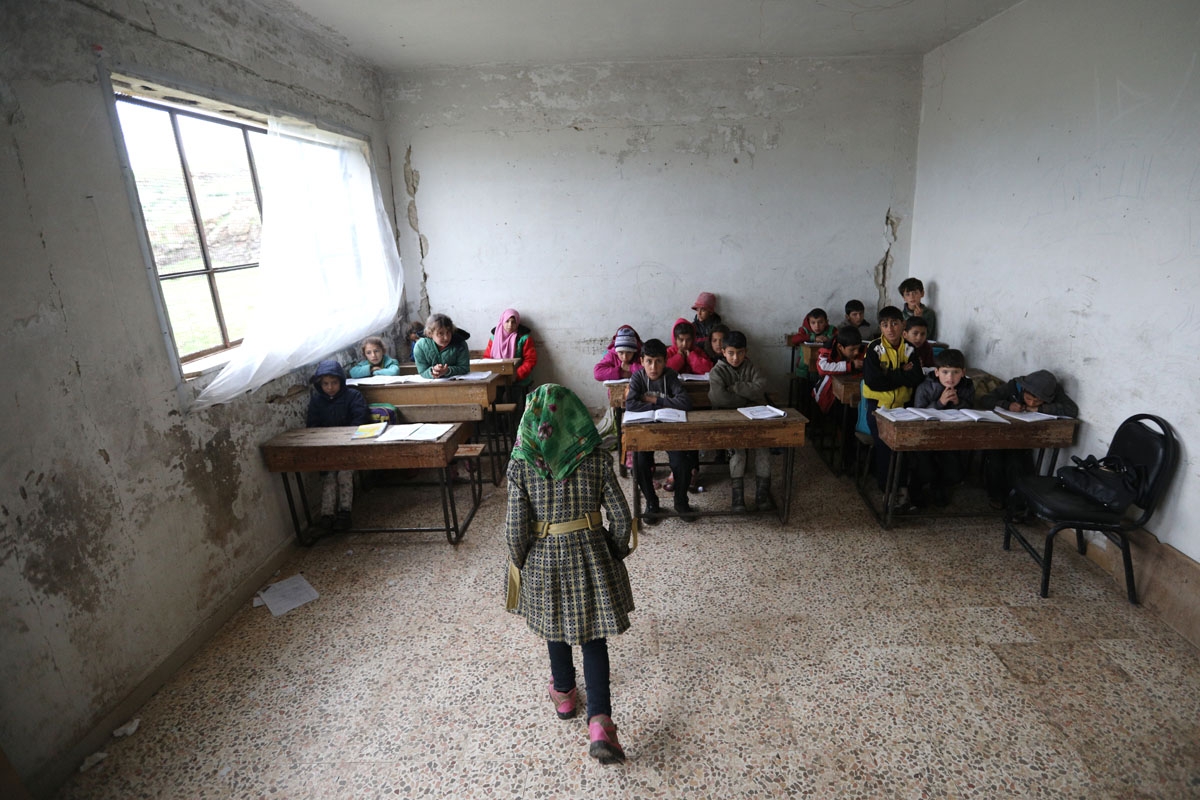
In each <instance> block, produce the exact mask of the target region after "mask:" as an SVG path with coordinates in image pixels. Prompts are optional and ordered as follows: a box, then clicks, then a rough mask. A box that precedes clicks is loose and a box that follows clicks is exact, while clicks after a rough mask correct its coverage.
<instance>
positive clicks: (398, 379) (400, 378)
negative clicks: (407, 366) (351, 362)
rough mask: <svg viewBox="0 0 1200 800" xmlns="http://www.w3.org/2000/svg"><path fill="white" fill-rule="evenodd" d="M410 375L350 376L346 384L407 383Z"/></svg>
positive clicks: (377, 384)
mask: <svg viewBox="0 0 1200 800" xmlns="http://www.w3.org/2000/svg"><path fill="white" fill-rule="evenodd" d="M412 377H414V376H412V375H372V376H371V377H369V378H350V379H349V380H347V381H346V385H347V386H387V385H388V384H389V383H408V382H409V381H408V378H412Z"/></svg>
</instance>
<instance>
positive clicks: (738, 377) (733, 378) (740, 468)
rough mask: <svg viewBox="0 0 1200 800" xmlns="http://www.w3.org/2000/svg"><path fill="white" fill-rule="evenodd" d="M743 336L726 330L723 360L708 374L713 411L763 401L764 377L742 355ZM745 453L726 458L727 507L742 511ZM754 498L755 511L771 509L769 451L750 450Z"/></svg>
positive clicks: (760, 448) (757, 448) (765, 399)
mask: <svg viewBox="0 0 1200 800" xmlns="http://www.w3.org/2000/svg"><path fill="white" fill-rule="evenodd" d="M746 344H747V343H746V334H744V333H742V332H741V331H730V332H729V335H728V336H726V337H725V351H724V355H725V360H724V361H722V362H720V363H719V364H717V365H716V366H714V367H713V368H712V371H711V372H709V373H708V399H709V400H710V401H711V402H712V407H713V408H743V407H745V406H759V405H763V404H764V403H766V402H767V392H766V389H767V378H766V376H765V375H763V374H762V373H761V372H759V371H758V368H757V367H755V366H754V362H752V361H751V360H750V359H749V357H748V356H747V355H746ZM745 475H746V451H745V450H744V449H742V450H734V451H733V453H732V455H731V456H730V458H729V478H730V483H731V484H732V486H733V500H732V504H731V508H732V510H733V511H735V512H739V513H742V512H745V510H746V499H745ZM754 477H755V483H754V489H755V492H754V496H755V504H756V507H757V508H758V510H759V511H769V510H770V509H772V508H774V507H775V502H774V500H772V499H771V451H770V449H769V448H766V447H756V448H754Z"/></svg>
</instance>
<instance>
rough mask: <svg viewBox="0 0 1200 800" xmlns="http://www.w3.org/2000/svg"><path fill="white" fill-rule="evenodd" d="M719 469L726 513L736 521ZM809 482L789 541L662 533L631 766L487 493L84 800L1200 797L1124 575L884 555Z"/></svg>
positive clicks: (645, 576) (963, 543)
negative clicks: (577, 707) (594, 713)
mask: <svg viewBox="0 0 1200 800" xmlns="http://www.w3.org/2000/svg"><path fill="white" fill-rule="evenodd" d="M713 470H714V468H706V471H705V476H706V485H707V487H708V489H709V491H706V492H704V493H703V494H699V495H693V499H694V500H695V504H696V505H697V506H699V507H701V508H709V509H721V508H725V507H726V506H727V504H728V501H729V492H728V489H729V487H728V478H727V476H726V475H725V474H723V473H721V472H719V471H713ZM797 473H798V482H797V487H796V495H795V498H794V500H795V506H794V508H793V513H792V519H791V521H790V522H789V524H788V525H780V524H779V522H778V520H777V519H776V518H774V517H771V516H752V517H746V518H732V517H720V518H708V519H703V520H700V521H698V522H696V523H694V524H686V523H684V522H682V521H680V520H674V519H671V520H666V521H664V522H663V523H662V524H660V525H658V526H655V527H653V528H646V529H644V530H643V532H642V536H641V545H640V548H639V550H638V552H637V553H635V554H634V555H633V556H632V557H631V558H630V559H629V561H628V562H627V566H628V568H629V572H630V576H631V581H632V583H633V588H634V596H635V602H636V604H637V611H635V612H634V614H633V617H632V621H633V627H632V628H631V629H630V630H629V631H628V632H627V633H626V634H625V635H623V636H620V637H616V638H614V639H613V640H612V641H611V642H610V644H609V650H610V654H611V657H612V670H613V673H612V696H613V702H614V719H615V721H616V723H617V725H618V727H619V730H620V737H621V741H622V743H623V744H624V745H625V748H626V753H627V755H628V761H627V762H626V763H625V764H623V765H619V766H617V765H614V766H602V765H600V764H598V763H596V762H595V761H594V760H593V759H591V758H589V757H588V756H587V744H588V742H587V725H586V722H585V721H584V719H583V717H582V714H581V715H580V716H579V717H577V718H576V719H572V720H566V721H564V720H559V719H558V718H557V717H556V716H555V715H554V713H553V709H552V707H551V706H550V703H549V701H548V700H547V699H546V692H545V687H546V683H547V681H548V679H549V668H548V664H547V660H546V651H545V644H544V643H543V642H541V641H540V640H539V639H537V638H536V637H534V636H533V635H532V634H530V633H529V631H528V630H527V629H526V627H525V625H524V623H523V621H522V620H520V619H519V618H517V617H515V616H513V615H511V614H508V613H506V612H505V611H504V610H503V607H502V604H503V589H504V577H505V574H504V566H505V561H506V557H507V556H506V548H505V544H504V534H503V519H504V501H505V496H504V491H503V487H499V488H497V487H493V486H491V485H490V484H486V485H485V499H484V503H483V505H482V507H481V508H480V509H479V512H478V514H477V515H476V517H475V519H474V520H473V521H472V523H471V526H470V529H469V530H468V532H467V535H466V538H465V539H464V541H463V542H462V543H461V544H460V545H458V546H457V547H452V546H450V545H449V544H448V543H447V542H446V541H445V538H444V536H443V535H441V534H440V533H437V532H420V533H351V534H338V535H335V536H331V537H328V538H325V539H322V540H321V541H320V542H318V543H317V544H316V545H315V546H313V547H311V548H305V549H300V550H297V551H296V553H295V555H294V557H292V558H291V559H290V560H289V561H288V563H287V564H286V565H285V566H284V567H283V568H282V569H281V570H280V572H279V574H278V575H277V576H276V577H275V578H273V580H277V579H279V578H283V577H287V576H288V575H291V574H295V573H297V572H299V573H302V574H303V575H304V576H305V578H306V579H307V580H308V581H309V582H310V583H311V584H312V585H313V586H314V588H316V589H317V591H318V592H319V593H320V597H319V599H318V600H316V601H314V602H312V603H309V604H307V605H305V606H303V607H301V608H299V609H296V610H295V611H293V612H291V613H289V614H287V615H285V616H282V617H278V618H276V617H272V616H271V615H270V614H269V613H268V612H267V610H266V609H264V608H253V607H251V606H250V605H249V604H247V605H246V607H244V608H243V609H241V610H240V611H239V612H238V613H237V614H235V615H234V616H233V617H232V618H231V619H230V620H229V622H228V623H227V624H226V625H225V626H224V627H223V628H222V629H221V631H220V632H219V633H218V634H217V635H216V636H215V637H214V638H213V639H212V640H211V641H210V642H209V643H208V644H207V645H206V646H205V647H204V648H203V649H202V650H201V651H200V652H199V653H197V654H196V655H195V656H194V657H193V658H192V659H191V660H190V661H189V662H188V663H187V664H185V665H184V666H183V668H181V669H180V670H179V672H178V673H177V674H176V675H175V676H174V677H173V678H172V679H171V680H170V681H168V682H167V684H166V685H164V686H163V687H162V688H161V689H160V690H159V691H158V692H157V693H156V694H155V695H154V697H152V698H151V699H150V701H149V702H147V703H146V705H145V706H144V707H143V708H142V709H141V711H140V712H139V717H140V718H141V726H140V727H139V729H138V731H137V733H136V734H134V735H133V736H131V737H129V738H127V739H121V740H113V741H112V742H111V743H110V744H109V746H108V747H107V748H106V752H107V753H108V758H107V759H106V760H105V761H104V762H103V763H102V764H101V765H100V766H98V767H96V768H94V769H92V770H91V771H89V772H87V773H84V774H81V775H78V776H76V777H75V778H74V779H73V780H72V781H70V782H69V783H68V784H67V785H66V786H64V787H62V788H61V790H60V792H59V794H58V797H59V798H71V799H72V800H74V798H88V799H89V800H92V799H93V798H96V799H98V800H105V798H113V799H114V800H117V799H118V798H119V799H120V800H127V799H128V798H160V797H170V798H175V797H180V798H183V797H186V798H204V797H220V798H241V797H247V798H250V797H255V798H257V797H274V798H314V799H317V798H319V799H320V800H325V799H326V798H356V799H357V798H376V797H403V798H424V797H429V798H434V797H436V798H460V797H461V798H476V797H483V798H507V797H513V798H517V797H520V798H555V799H556V800H557V798H568V797H594V798H621V800H627V799H636V798H689V800H690V799H691V798H723V799H724V798H731V797H737V798H784V797H787V798H793V797H799V798H829V797H838V798H856V797H861V798H910V797H927V798H996V797H1009V798H1030V797H1031V798H1038V797H1045V798H1064V797H1066V798H1069V797H1079V798H1088V800H1093V799H1094V798H1100V799H1102V800H1103V799H1104V798H1127V797H1139V798H1149V797H1163V798H1174V797H1188V796H1200V725H1198V723H1197V720H1200V654H1198V652H1197V649H1196V648H1195V647H1194V646H1192V645H1191V644H1189V643H1188V642H1186V641H1184V640H1183V639H1182V638H1180V637H1179V636H1178V635H1177V634H1175V633H1174V632H1173V631H1171V630H1170V629H1169V628H1167V627H1165V626H1164V625H1163V624H1162V623H1161V622H1160V621H1159V620H1158V619H1157V618H1155V617H1154V615H1153V614H1152V613H1150V612H1149V611H1147V610H1145V609H1142V608H1136V607H1132V606H1130V605H1129V604H1128V603H1126V601H1125V599H1124V595H1123V594H1122V592H1121V591H1120V589H1119V587H1117V586H1116V585H1115V584H1114V583H1113V581H1112V580H1111V578H1109V577H1108V576H1107V575H1105V574H1104V573H1103V571H1101V570H1099V569H1098V568H1096V567H1095V566H1094V565H1093V564H1091V562H1088V561H1086V560H1085V559H1082V558H1079V557H1078V555H1077V554H1075V553H1074V552H1065V553H1063V555H1062V557H1061V558H1060V557H1056V559H1055V566H1054V575H1053V581H1052V584H1051V590H1052V594H1051V597H1050V598H1048V599H1042V598H1039V597H1038V596H1037V582H1038V569H1037V567H1036V565H1035V564H1033V562H1032V561H1031V560H1030V559H1029V558H1028V556H1027V555H1026V554H1025V553H1024V552H1023V551H1020V550H1014V551H1008V552H1006V551H1004V550H1003V549H1002V548H1001V546H1000V540H1001V531H1000V527H999V524H998V522H997V521H996V520H994V519H975V520H967V519H955V520H949V521H945V520H927V519H906V520H903V522H902V524H898V525H897V527H896V528H895V529H893V530H890V531H884V530H882V529H880V528H879V527H878V526H877V525H876V524H875V522H874V520H873V518H872V517H871V516H870V515H869V513H868V512H867V511H866V509H865V508H864V507H863V505H862V502H861V499H860V498H859V497H858V495H857V493H856V492H855V491H854V488H853V485H852V484H851V483H850V481H849V480H848V479H846V478H838V477H835V476H833V475H832V474H831V473H830V472H829V471H828V470H827V469H826V468H825V467H824V466H823V465H822V464H821V463H820V462H819V461H818V460H817V458H816V456H815V455H814V454H813V453H812V452H811V451H810V450H805V451H804V452H802V453H801V454H800V458H799V459H798V462H797ZM622 485H623V486H625V487H626V489H627V490H628V488H629V479H623V481H622ZM781 488H782V487H781V485H780V483H779V479H778V475H777V477H776V485H775V487H774V492H775V495H776V497H777V498H778V497H780V492H781ZM461 497H462V494H461V493H460V498H461ZM435 499H436V498H435V495H434V494H433V492H432V491H431V490H429V489H427V488H421V489H412V488H405V487H400V488H397V487H390V486H378V487H375V488H372V489H370V490H369V491H364V492H362V493H360V495H359V497H358V500H357V501H356V506H355V522H356V524H358V525H362V526H380V527H382V526H387V525H391V524H404V525H410V524H435V525H436V524H439V522H440V510H439V507H438V506H437V505H436V503H435ZM1064 545H1065V543H1064ZM1061 549H1062V550H1068V551H1069V550H1070V548H1069V547H1066V546H1063V547H1062V548H1061ZM578 661H579V659H578V658H577V662H578ZM577 667H578V673H579V679H580V685H581V694H580V703H581V705H582V704H583V702H584V701H585V700H586V694H587V688H586V685H584V681H583V675H582V666H581V663H577Z"/></svg>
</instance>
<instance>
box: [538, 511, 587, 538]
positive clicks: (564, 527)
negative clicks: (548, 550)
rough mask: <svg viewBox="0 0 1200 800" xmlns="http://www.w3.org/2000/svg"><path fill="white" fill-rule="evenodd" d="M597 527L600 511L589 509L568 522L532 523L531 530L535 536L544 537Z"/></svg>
mask: <svg viewBox="0 0 1200 800" xmlns="http://www.w3.org/2000/svg"><path fill="white" fill-rule="evenodd" d="M599 527H600V512H599V511H589V512H588V513H587V514H584V515H583V516H582V517H580V518H579V519H573V520H570V521H568V522H538V523H536V524H535V525H534V528H533V532H534V533H535V534H536V535H537V538H539V539H544V538H546V537H547V536H554V535H555V534H559V533H572V532H574V531H584V530H587V531H590V530H594V529H596V528H599Z"/></svg>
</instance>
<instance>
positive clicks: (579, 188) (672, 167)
mask: <svg viewBox="0 0 1200 800" xmlns="http://www.w3.org/2000/svg"><path fill="white" fill-rule="evenodd" d="M384 93H385V103H386V112H387V117H388V119H389V143H390V147H391V148H392V150H393V151H394V152H402V151H408V150H409V149H410V148H411V154H412V163H413V164H414V165H415V166H417V167H419V168H420V173H421V183H420V197H421V200H420V209H421V213H420V234H421V235H422V236H423V237H426V238H427V239H428V242H429V246H428V247H427V248H424V250H425V258H424V262H423V264H424V271H425V276H424V278H423V279H419V278H418V277H417V276H414V275H413V274H411V273H410V274H409V276H408V286H407V291H408V296H409V297H418V296H421V295H420V293H421V292H422V291H423V292H425V293H426V294H427V296H428V302H429V308H430V309H431V310H433V311H442V312H446V313H449V314H450V315H451V316H452V317H453V318H454V320H455V322H456V323H458V324H460V325H461V326H462V327H464V328H466V329H467V330H470V331H472V332H474V333H475V334H476V337H473V338H472V340H471V344H472V346H473V347H476V348H482V347H483V346H484V344H485V343H486V341H487V331H488V330H490V329H491V327H492V326H493V325H495V322H496V317H497V315H498V314H499V312H500V310H501V309H503V308H505V307H507V306H512V307H514V308H517V309H518V310H519V311H520V312H521V315H522V321H523V322H526V323H528V324H529V325H530V326H531V327H532V329H533V331H534V336H535V338H536V341H537V343H538V348H539V363H538V367H537V370H536V373H535V378H536V379H537V380H538V381H552V380H553V381H557V382H560V383H564V384H566V385H569V386H571V387H572V388H575V389H576V390H577V391H579V392H580V393H581V395H582V396H583V397H584V399H585V400H586V401H587V402H589V404H591V405H593V406H599V405H600V404H601V403H602V402H603V396H604V395H603V392H602V391H601V388H600V387H598V386H597V385H596V384H595V382H594V381H593V380H592V377H591V367H592V365H593V364H594V363H595V361H596V360H597V359H598V358H599V356H600V354H601V350H602V347H603V345H604V344H606V343H607V341H608V340H609V338H610V337H611V336H612V333H613V331H614V330H615V329H616V328H617V326H619V325H621V324H623V323H631V324H633V325H634V326H635V327H636V328H637V329H638V331H639V332H640V333H641V334H642V336H643V337H644V338H649V337H652V336H656V337H659V338H669V328H670V325H671V323H672V322H673V321H674V319H675V318H676V317H677V316H679V315H680V314H684V313H686V314H688V316H689V317H690V315H691V312H690V311H689V308H690V306H691V304H692V302H693V301H694V300H695V298H696V295H697V293H698V292H700V291H712V292H716V293H717V295H718V297H719V300H718V310H719V311H720V313H721V314H722V315H723V316H724V317H725V318H726V319H727V320H728V321H730V322H732V323H733V324H734V325H735V326H736V327H740V328H741V329H743V330H744V331H745V332H746V333H747V334H748V335H749V337H750V346H751V357H752V358H754V359H755V360H756V361H757V362H758V363H759V364H760V365H762V366H763V367H764V368H765V369H766V370H767V371H768V373H769V374H770V375H771V376H772V378H773V382H774V387H775V389H776V391H777V392H785V391H786V383H785V381H784V373H785V371H786V370H787V368H788V360H789V355H790V353H789V350H788V348H786V347H785V346H784V344H783V334H784V332H786V331H795V330H796V328H797V327H798V326H799V324H800V322H801V320H802V317H803V314H804V313H805V312H806V311H807V310H808V309H809V308H811V307H813V306H817V305H820V306H824V307H826V308H829V309H831V314H835V313H839V312H840V311H841V309H842V307H843V305H844V303H845V302H846V301H847V300H849V299H851V298H858V299H861V300H863V301H864V302H865V303H867V305H868V307H870V306H871V305H872V304H873V303H874V298H875V297H876V295H877V291H876V288H875V281H876V266H877V265H878V263H879V261H880V253H881V251H882V252H887V253H889V254H890V255H889V256H888V258H889V265H890V274H892V275H895V276H899V277H896V278H894V280H895V281H896V282H898V281H899V278H900V277H903V276H904V275H906V274H907V271H908V238H907V229H906V226H904V225H899V224H898V223H897V224H896V225H894V226H893V228H892V230H891V234H890V235H891V240H890V241H881V237H880V226H879V221H880V216H881V215H882V214H883V213H884V211H885V210H888V209H890V211H889V212H888V213H889V215H890V216H889V220H893V219H894V220H902V219H905V218H907V217H909V216H910V213H911V204H912V191H913V176H914V173H915V153H916V130H917V114H918V107H919V103H920V70H919V60H918V59H916V58H854V59H790V60H786V59H785V60H778V61H762V60H756V59H729V60H720V61H687V62H671V63H655V64H588V65H576V66H553V67H535V68H496V67H492V68H488V69H486V70H483V69H480V70H472V69H458V70H436V71H429V72H423V73H416V74H411V75H405V76H402V77H398V78H393V79H391V80H389V81H386V82H385V88H384ZM394 170H395V171H396V173H397V174H395V175H394V176H393V180H394V181H396V182H399V181H400V180H401V178H400V175H399V174H398V173H399V165H396V166H395V167H394ZM397 212H398V213H403V209H400V208H398V209H397ZM889 224H890V223H889ZM401 249H402V254H403V256H404V257H405V259H406V262H407V263H412V262H414V261H415V260H416V259H417V257H418V255H419V254H420V253H421V252H422V249H423V246H422V244H421V242H420V240H419V239H418V238H417V237H416V235H415V232H414V231H412V230H408V231H404V232H403V234H402V236H401ZM893 288H894V287H893Z"/></svg>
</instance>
